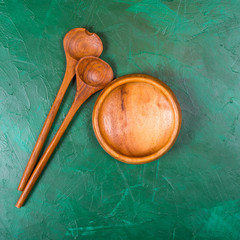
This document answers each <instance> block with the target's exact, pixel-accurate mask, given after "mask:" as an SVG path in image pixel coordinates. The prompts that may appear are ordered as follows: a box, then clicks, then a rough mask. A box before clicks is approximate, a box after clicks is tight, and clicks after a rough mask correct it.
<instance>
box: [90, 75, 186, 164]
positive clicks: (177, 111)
mask: <svg viewBox="0 0 240 240" xmlns="http://www.w3.org/2000/svg"><path fill="white" fill-rule="evenodd" d="M130 82H133V83H136V82H138V83H140V82H142V83H148V84H151V85H153V86H155V87H157V88H158V89H160V91H161V92H162V93H163V94H164V95H165V96H166V97H167V99H168V100H169V102H170V103H171V105H172V108H173V111H174V123H175V124H174V129H173V134H172V136H171V137H170V139H169V140H168V142H167V143H166V144H165V145H164V147H162V148H160V149H159V150H158V151H156V152H154V153H152V154H150V155H147V156H143V157H130V156H127V155H124V154H121V153H119V152H117V151H116V150H115V149H113V148H111V146H109V144H108V143H107V141H106V140H105V139H104V137H103V136H102V134H101V131H100V129H99V121H98V120H99V112H100V110H101V105H102V104H103V102H104V100H105V99H106V97H107V96H108V95H109V94H110V93H111V92H112V91H113V90H114V89H116V88H117V87H119V86H121V85H123V84H126V83H130ZM181 122H182V113H181V108H180V104H179V102H178V100H177V98H176V96H175V94H174V93H173V91H172V90H171V89H170V88H169V87H168V86H167V85H166V84H165V83H164V82H162V81H161V80H159V79H158V78H156V77H153V76H150V75H147V74H139V73H135V74H128V75H124V76H122V77H119V78H117V79H115V80H114V81H112V82H110V83H109V84H108V85H107V86H106V88H104V89H103V91H102V92H101V94H100V95H99V97H98V98H97V100H96V102H95V105H94V108H93V113H92V125H93V130H94V133H95V136H96V138H97V140H98V142H99V144H100V145H101V146H102V148H103V149H104V150H105V151H106V152H107V153H108V154H109V155H111V156H112V157H113V158H115V159H117V160H119V161H121V162H125V163H129V164H143V163H148V162H152V161H154V160H156V159H158V158H159V157H161V156H163V155H164V154H165V153H166V152H168V151H169V149H170V148H171V147H172V146H173V144H174V143H175V141H176V139H177V137H178V134H179V131H180V128H181Z"/></svg>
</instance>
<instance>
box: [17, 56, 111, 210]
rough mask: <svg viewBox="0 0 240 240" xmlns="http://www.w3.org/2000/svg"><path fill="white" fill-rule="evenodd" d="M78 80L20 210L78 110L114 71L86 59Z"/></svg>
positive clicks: (78, 72)
mask: <svg viewBox="0 0 240 240" xmlns="http://www.w3.org/2000/svg"><path fill="white" fill-rule="evenodd" d="M76 78H77V91H76V95H75V99H74V101H73V104H72V106H71V108H70V110H69V112H68V114H67V116H66V118H65V119H64V121H63V123H62V125H61V126H60V128H59V129H58V131H57V133H56V135H55V136H54V138H53V139H52V141H51V143H50V144H49V146H48V148H47V149H46V151H45V152H44V154H43V155H42V157H41V159H40V160H39V162H38V164H37V166H36V168H35V169H34V171H33V173H32V175H31V177H30V179H29V181H28V183H27V185H26V187H25V188H24V190H23V192H22V194H21V196H20V198H19V199H18V202H17V204H16V207H17V208H20V207H21V206H22V205H23V203H24V202H25V200H26V198H27V197H28V195H29V193H30V192H31V190H32V188H33V186H34V185H35V183H36V181H37V179H38V177H39V176H40V174H41V172H42V171H43V169H44V167H45V165H46V164H47V162H48V159H49V158H50V156H51V154H52V153H53V151H54V149H55V148H56V146H57V144H58V142H59V141H60V139H61V137H62V135H63V133H64V132H65V130H66V129H67V127H68V125H69V123H70V122H71V120H72V118H73V116H74V115H75V113H76V112H77V110H78V109H79V108H80V106H81V105H82V104H83V103H84V102H85V101H86V100H87V99H88V98H89V97H90V96H91V95H92V94H94V93H95V92H97V91H99V90H101V89H103V88H104V87H105V86H106V85H107V84H108V83H109V82H110V81H112V79H113V71H112V68H111V67H110V66H109V65H108V64H107V63H106V62H104V61H103V60H101V59H100V58H97V57H84V58H82V59H81V60H80V61H79V63H78V65H77V66H76Z"/></svg>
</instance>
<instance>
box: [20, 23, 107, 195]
mask: <svg viewBox="0 0 240 240" xmlns="http://www.w3.org/2000/svg"><path fill="white" fill-rule="evenodd" d="M63 46H64V50H65V55H66V61H67V66H66V73H65V76H64V79H63V82H62V84H61V86H60V89H59V91H58V93H57V96H56V98H55V100H54V102H53V105H52V107H51V109H50V111H49V113H48V116H47V118H46V120H45V123H44V125H43V128H42V130H41V132H40V134H39V137H38V139H37V142H36V144H35V147H34V149H33V151H32V154H31V156H30V158H29V161H28V163H27V166H26V168H25V171H24V173H23V176H22V178H21V181H20V183H19V186H18V190H19V191H23V189H24V187H25V186H26V184H27V181H28V179H29V177H30V175H31V173H32V171H33V168H34V166H35V164H36V162H37V159H38V156H39V154H40V152H41V150H42V147H43V145H44V142H45V141H46V138H47V136H48V133H49V131H50V129H51V126H52V124H53V121H54V119H55V117H56V114H57V112H58V109H59V107H60V105H61V102H62V100H63V97H64V95H65V93H66V90H67V88H68V86H69V84H70V82H71V81H72V78H73V77H74V75H75V67H76V64H77V61H78V60H79V59H80V58H82V57H85V56H97V57H98V56H100V55H101V53H102V51H103V45H102V41H101V39H100V38H99V37H98V35H97V34H95V33H90V32H88V31H87V30H86V29H85V28H75V29H72V30H71V31H69V32H68V33H67V34H66V35H65V37H64V40H63Z"/></svg>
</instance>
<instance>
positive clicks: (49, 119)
mask: <svg viewBox="0 0 240 240" xmlns="http://www.w3.org/2000/svg"><path fill="white" fill-rule="evenodd" d="M74 75H75V72H74V67H72V66H71V65H70V64H69V67H67V69H66V73H65V76H64V79H63V82H62V85H61V87H60V89H59V91H58V93H57V96H56V98H55V100H54V102H53V105H52V107H51V109H50V111H49V113H48V116H47V118H46V120H45V122H44V125H43V128H42V130H41V133H40V134H39V137H38V139H37V142H36V144H35V146H34V149H33V151H32V154H31V156H30V158H29V160H28V163H27V166H26V168H25V171H24V173H23V176H22V178H21V181H20V183H19V186H18V190H19V191H23V189H24V188H25V186H26V184H27V181H28V179H29V177H30V175H31V173H32V171H33V168H34V166H35V165H36V162H37V159H38V156H39V154H40V152H41V150H42V147H43V145H44V142H45V141H46V138H47V136H48V133H49V131H50V129H51V126H52V124H53V121H54V119H55V117H56V115H57V112H58V109H59V107H60V105H61V102H62V100H63V97H64V95H65V93H66V90H67V88H68V86H69V84H70V82H71V80H72V78H73V77H74Z"/></svg>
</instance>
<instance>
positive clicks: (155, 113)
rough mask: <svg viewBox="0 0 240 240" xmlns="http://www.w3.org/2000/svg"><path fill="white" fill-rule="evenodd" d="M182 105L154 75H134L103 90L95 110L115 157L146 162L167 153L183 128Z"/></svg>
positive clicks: (97, 127)
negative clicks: (181, 120)
mask: <svg viewBox="0 0 240 240" xmlns="http://www.w3.org/2000/svg"><path fill="white" fill-rule="evenodd" d="M179 110H180V108H179V105H178V103H177V100H176V97H175V96H174V95H173V93H172V91H171V90H170V89H169V88H168V87H167V86H166V85H165V84H163V83H162V82H160V81H156V79H153V78H152V77H151V76H147V77H146V75H143V76H142V75H141V76H136V75H130V76H128V77H125V78H120V79H118V80H115V81H114V82H113V83H112V84H111V85H109V86H108V87H107V89H105V90H104V91H103V93H102V94H101V95H100V96H99V99H98V100H97V102H96V105H95V107H94V112H93V127H94V131H95V134H96V137H97V139H98V141H99V143H100V144H101V145H102V147H103V148H104V149H105V151H107V152H108V153H109V154H110V155H112V156H113V157H114V158H116V159H118V160H121V161H124V162H128V163H144V162H148V161H152V160H154V159H156V158H158V157H159V156H161V155H163V154H164V153H165V152H166V151H167V150H169V148H170V147H171V145H172V144H173V143H174V141H175V139H176V137H177V134H178V132H179V128H180V116H179V113H180V111H179Z"/></svg>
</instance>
